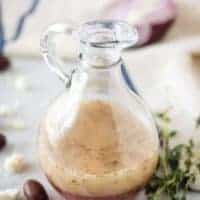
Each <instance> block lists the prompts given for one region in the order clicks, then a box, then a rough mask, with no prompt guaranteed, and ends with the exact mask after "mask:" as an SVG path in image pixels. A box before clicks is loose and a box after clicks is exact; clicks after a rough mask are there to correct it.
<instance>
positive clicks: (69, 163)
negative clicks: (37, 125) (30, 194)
mask: <svg viewBox="0 0 200 200" xmlns="http://www.w3.org/2000/svg"><path fill="white" fill-rule="evenodd" d="M56 105H57V104H56V103H55V104H54V105H53V107H52V110H57V111H58V109H56ZM52 110H51V111H52ZM77 112H78V113H77V115H76V116H77V117H76V120H75V121H74V122H73V124H71V126H68V127H67V128H66V129H65V130H64V132H63V133H62V134H59V137H55V138H56V139H55V141H54V144H52V141H51V142H50V141H49V131H50V129H48V127H50V126H49V124H48V123H49V122H50V121H51V126H52V125H53V120H52V117H53V113H52V112H50V113H51V115H48V114H47V116H46V118H45V119H44V121H43V123H42V125H41V134H40V138H39V139H40V145H39V147H40V159H41V164H42V168H43V169H44V171H45V173H46V175H47V177H48V178H49V179H50V181H51V182H52V183H53V184H54V185H55V186H56V187H57V188H59V190H61V191H63V192H69V193H72V194H77V195H81V196H91V197H104V196H112V195H118V194H122V193H126V192H129V191H135V190H137V189H138V188H140V187H142V186H143V185H144V184H145V183H146V182H147V181H148V180H149V178H150V177H151V175H152V173H153V172H154V169H155V167H156V164H157V158H158V138H157V135H156V133H154V131H155V130H152V129H150V127H148V126H146V125H145V124H144V123H143V122H142V120H140V119H139V118H138V117H137V116H135V114H134V112H131V110H128V109H127V110H125V109H124V107H123V106H121V105H120V104H117V103H116V102H112V103H111V102H110V101H106V100H105V99H104V100H103V99H88V100H85V101H83V102H81V103H80V107H79V109H78V111H77ZM55 123H56V122H55ZM55 130H58V129H55ZM51 131H53V129H51ZM55 134H56V133H55Z"/></svg>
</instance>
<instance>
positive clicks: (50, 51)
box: [40, 23, 75, 87]
mask: <svg viewBox="0 0 200 200" xmlns="http://www.w3.org/2000/svg"><path fill="white" fill-rule="evenodd" d="M74 31H75V28H74V26H73V25H71V24H70V23H69V24H66V23H58V24H54V25H52V26H50V27H49V28H48V29H47V30H46V32H45V33H44V34H43V36H42V38H41V42H40V47H41V51H42V55H43V57H44V59H45V62H46V63H47V65H48V67H49V69H50V70H51V71H52V72H54V73H56V75H57V76H58V77H59V79H61V80H62V81H63V82H64V83H65V85H66V87H69V86H70V83H71V77H72V73H73V70H74V68H73V67H66V64H65V63H64V62H63V61H62V59H60V58H59V57H57V55H56V51H55V42H54V38H55V36H57V35H58V34H66V35H69V36H70V35H72V34H73V32H74ZM64 68H65V69H66V70H67V71H65V72H64V71H63V69H64Z"/></svg>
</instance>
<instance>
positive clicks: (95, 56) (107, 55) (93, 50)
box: [80, 44, 121, 68]
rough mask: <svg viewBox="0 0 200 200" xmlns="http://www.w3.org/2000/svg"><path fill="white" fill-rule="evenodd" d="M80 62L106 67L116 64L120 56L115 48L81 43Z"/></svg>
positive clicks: (91, 65)
mask: <svg viewBox="0 0 200 200" xmlns="http://www.w3.org/2000/svg"><path fill="white" fill-rule="evenodd" d="M80 55H81V62H82V64H83V66H90V67H94V68H108V67H110V66H112V65H116V64H117V63H118V62H119V61H120V59H121V57H120V51H119V50H118V49H117V48H105V47H102V48H100V47H95V46H87V45H85V44H81V53H80Z"/></svg>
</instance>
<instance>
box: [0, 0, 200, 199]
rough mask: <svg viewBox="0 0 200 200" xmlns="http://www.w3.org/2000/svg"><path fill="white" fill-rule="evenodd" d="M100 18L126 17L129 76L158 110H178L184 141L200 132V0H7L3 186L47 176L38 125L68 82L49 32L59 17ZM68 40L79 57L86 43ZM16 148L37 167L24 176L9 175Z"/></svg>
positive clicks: (0, 104) (0, 88) (3, 3)
mask: <svg viewBox="0 0 200 200" xmlns="http://www.w3.org/2000/svg"><path fill="white" fill-rule="evenodd" d="M97 19H120V20H125V21H127V22H128V23H129V24H130V25H131V26H132V27H133V28H137V30H138V33H139V41H138V43H137V45H136V47H133V48H130V49H128V50H127V51H125V52H124V53H123V58H124V60H125V63H126V66H127V69H128V71H129V76H130V77H131V79H133V81H134V83H135V84H136V85H137V87H138V90H139V92H140V95H141V96H142V97H143V98H144V99H145V101H146V102H147V104H148V105H149V108H150V109H151V110H152V112H157V111H159V110H163V109H166V108H168V107H170V108H173V109H172V110H171V117H172V119H173V120H172V126H173V127H174V128H175V129H178V130H179V131H180V132H181V133H182V134H183V135H184V136H185V137H182V135H181V137H180V138H179V141H180V142H181V141H183V140H185V139H188V138H190V137H191V135H192V136H194V135H196V134H198V133H197V132H194V130H193V127H194V123H195V122H194V119H196V118H197V116H199V114H200V107H199V102H200V89H199V88H200V1H199V0H100V1H94V0H84V1H83V0H82V1H81V0H0V133H3V134H4V135H6V137H7V139H8V147H6V149H5V151H4V152H3V154H1V155H0V163H1V164H0V180H1V181H0V189H3V188H8V187H14V186H16V185H19V184H20V183H22V181H23V180H24V179H26V178H27V177H28V178H30V177H36V178H38V179H41V180H42V181H43V182H45V180H44V179H43V177H42V176H40V175H41V174H40V173H41V171H40V170H39V166H38V158H37V153H36V152H37V148H36V146H37V145H36V144H37V135H38V127H39V123H40V119H41V118H42V116H43V114H44V112H45V111H46V110H47V106H48V105H49V103H50V102H51V101H52V99H54V98H55V96H57V95H58V94H60V93H61V92H63V91H64V89H65V88H64V85H63V84H62V83H61V82H60V81H59V80H58V79H57V77H55V75H54V74H52V73H50V72H49V70H48V69H47V67H46V64H45V63H44V61H43V58H42V56H41V52H40V38H41V35H42V33H43V32H44V31H45V30H46V28H47V27H48V26H49V25H51V24H53V23H55V22H60V21H62V22H65V21H66V22H67V21H70V22H73V23H75V24H77V25H80V24H82V23H84V22H87V21H92V20H97ZM62 39H64V40H61V41H58V43H59V48H58V49H59V54H61V55H62V56H64V57H65V58H66V62H68V61H69V60H70V62H71V61H74V60H75V58H77V57H78V54H79V51H78V41H77V40H74V39H73V38H62ZM196 136H197V135H196ZM196 136H195V137H196ZM196 138H199V136H198V137H196ZM13 152H20V153H22V154H23V155H24V156H25V158H26V160H27V162H28V163H29V164H30V166H31V167H30V169H29V170H28V171H27V172H25V173H22V175H20V176H19V175H10V174H9V173H6V172H5V170H4V166H3V164H2V163H4V160H5V159H6V158H7V157H8V156H10V155H11V154H12V153H13ZM40 177H41V178H40ZM194 199H195V196H194ZM196 199H199V197H198V196H196Z"/></svg>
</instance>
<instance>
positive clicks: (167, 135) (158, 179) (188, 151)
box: [146, 111, 200, 200]
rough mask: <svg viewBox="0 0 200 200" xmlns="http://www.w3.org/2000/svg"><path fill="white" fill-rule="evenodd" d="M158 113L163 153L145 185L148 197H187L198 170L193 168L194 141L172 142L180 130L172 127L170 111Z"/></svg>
mask: <svg viewBox="0 0 200 200" xmlns="http://www.w3.org/2000/svg"><path fill="white" fill-rule="evenodd" d="M156 116H157V118H158V119H159V120H160V121H161V124H162V125H160V126H158V129H159V138H160V156H159V163H158V166H157V170H156V172H155V173H154V175H153V177H152V179H151V180H150V182H149V184H148V185H147V186H146V194H147V197H148V200H163V199H167V200H186V193H187V191H188V190H189V184H191V183H194V181H195V174H194V172H192V170H191V167H193V165H194V163H193V161H192V157H193V151H194V143H193V141H192V140H190V141H189V142H188V143H187V144H179V145H176V146H175V147H171V145H170V142H171V140H172V139H173V138H174V137H175V136H176V135H177V131H175V130H171V129H170V128H169V122H170V121H171V119H170V117H169V116H168V112H167V111H165V112H162V113H157V115H156ZM195 164H196V163H195ZM199 166H200V165H199V164H198V166H197V168H199Z"/></svg>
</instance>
